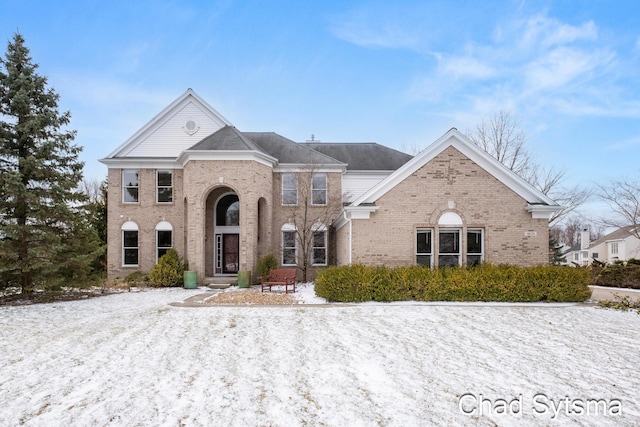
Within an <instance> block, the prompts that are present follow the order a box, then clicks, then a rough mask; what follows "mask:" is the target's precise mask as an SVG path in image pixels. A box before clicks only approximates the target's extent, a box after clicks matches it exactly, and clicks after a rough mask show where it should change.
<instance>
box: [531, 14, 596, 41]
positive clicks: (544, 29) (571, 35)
mask: <svg viewBox="0 0 640 427" xmlns="http://www.w3.org/2000/svg"><path fill="white" fill-rule="evenodd" d="M597 38H598V28H597V26H596V24H595V23H594V22H593V21H588V22H585V23H583V24H582V25H580V26H573V25H569V24H565V23H562V22H560V21H558V20H556V19H552V18H548V17H547V16H545V15H536V16H533V17H531V18H529V19H528V20H527V21H526V22H525V24H524V31H523V32H522V38H521V41H522V43H523V44H524V45H525V46H538V45H539V46H542V47H550V46H558V45H564V44H568V43H573V42H575V41H578V40H585V41H593V40H597Z"/></svg>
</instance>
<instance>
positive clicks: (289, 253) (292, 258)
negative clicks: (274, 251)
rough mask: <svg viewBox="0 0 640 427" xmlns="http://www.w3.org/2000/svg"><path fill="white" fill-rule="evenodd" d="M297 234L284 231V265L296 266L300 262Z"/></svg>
mask: <svg viewBox="0 0 640 427" xmlns="http://www.w3.org/2000/svg"><path fill="white" fill-rule="evenodd" d="M297 240H298V239H297V237H296V232H295V230H294V231H290V230H283V231H282V265H296V264H297V260H298V245H297V244H296V243H297Z"/></svg>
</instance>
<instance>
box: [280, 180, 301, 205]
mask: <svg viewBox="0 0 640 427" xmlns="http://www.w3.org/2000/svg"><path fill="white" fill-rule="evenodd" d="M282 204H283V205H297V204H298V177H297V176H296V175H294V174H291V173H287V174H283V175H282Z"/></svg>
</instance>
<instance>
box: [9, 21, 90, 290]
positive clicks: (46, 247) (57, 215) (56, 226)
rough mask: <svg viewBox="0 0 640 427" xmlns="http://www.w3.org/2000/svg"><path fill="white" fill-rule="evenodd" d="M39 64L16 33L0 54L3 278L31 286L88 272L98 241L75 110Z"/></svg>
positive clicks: (62, 281)
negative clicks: (61, 106) (66, 108)
mask: <svg viewBox="0 0 640 427" xmlns="http://www.w3.org/2000/svg"><path fill="white" fill-rule="evenodd" d="M37 68H38V65H37V64H35V63H33V62H32V59H31V57H30V56H29V49H28V48H27V47H25V45H24V38H23V37H22V36H21V35H20V34H17V33H16V34H15V35H14V37H13V40H12V41H10V42H9V43H8V48H7V52H6V57H5V58H0V286H18V287H20V288H21V289H22V292H25V293H28V292H31V291H33V290H34V289H35V288H36V287H41V286H45V287H51V286H59V285H62V284H73V282H77V281H82V280H84V278H86V274H87V273H88V272H89V271H90V269H89V265H90V263H91V262H92V261H93V259H92V257H93V256H94V254H95V252H96V250H97V249H98V247H99V240H98V239H97V236H96V234H95V231H93V230H92V229H91V228H90V227H89V225H88V224H89V221H88V218H87V209H86V195H84V194H83V193H82V192H81V191H79V183H80V181H81V180H82V169H83V163H82V162H80V161H79V160H78V154H79V153H80V151H81V147H79V146H77V145H74V144H73V140H74V138H75V135H76V132H75V131H71V130H66V129H65V127H66V126H67V125H68V124H69V121H70V117H71V116H70V113H69V112H64V113H60V112H59V111H58V99H59V95H58V94H57V93H56V92H55V91H54V90H53V89H51V88H48V87H47V78H46V77H44V76H41V75H39V74H37V72H36V71H37Z"/></svg>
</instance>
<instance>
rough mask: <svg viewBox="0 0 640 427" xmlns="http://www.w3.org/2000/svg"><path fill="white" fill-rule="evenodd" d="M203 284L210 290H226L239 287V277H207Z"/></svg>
mask: <svg viewBox="0 0 640 427" xmlns="http://www.w3.org/2000/svg"><path fill="white" fill-rule="evenodd" d="M202 284H203V285H204V286H207V287H208V288H210V289H226V288H228V287H230V286H237V285H238V276H222V277H220V276H216V277H205V278H204V279H203V280H202Z"/></svg>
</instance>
